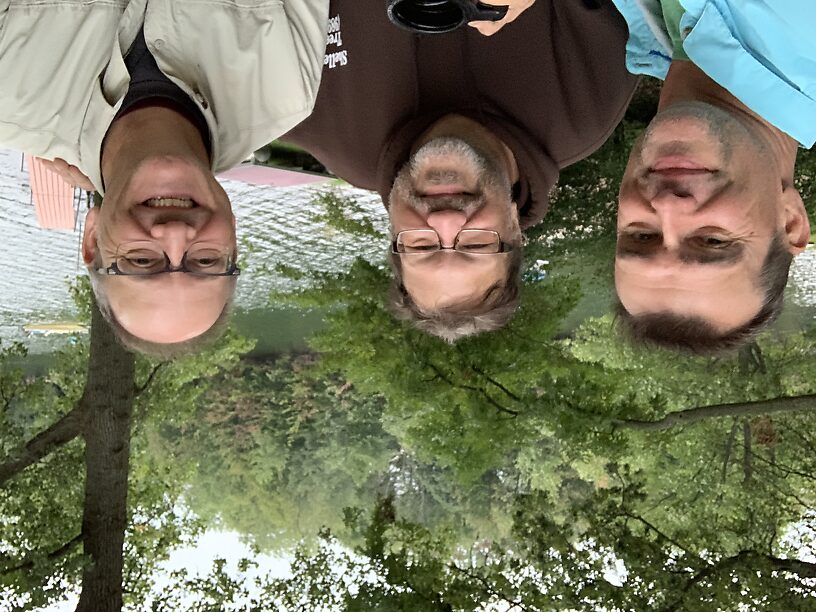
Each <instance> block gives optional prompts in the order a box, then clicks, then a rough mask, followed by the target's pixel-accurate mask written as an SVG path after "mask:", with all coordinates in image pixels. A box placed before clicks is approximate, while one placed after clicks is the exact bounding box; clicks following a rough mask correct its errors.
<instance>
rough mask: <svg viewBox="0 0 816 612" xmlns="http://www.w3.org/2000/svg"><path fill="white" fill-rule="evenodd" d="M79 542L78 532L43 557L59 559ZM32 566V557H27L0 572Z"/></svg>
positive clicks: (5, 572) (80, 534) (80, 535)
mask: <svg viewBox="0 0 816 612" xmlns="http://www.w3.org/2000/svg"><path fill="white" fill-rule="evenodd" d="M80 542H82V533H79V534H78V535H76V536H74V537H73V538H71V539H70V540H68V541H67V542H66V543H65V544H63V545H62V546H60V547H59V548H58V549H56V550H53V551H51V552H50V553H48V554H47V555H46V556H45V557H46V559H48V560H49V561H53V560H54V559H59V558H60V557H63V556H64V555H66V554H67V553H69V552H70V551H71V549H72V548H74V547H76V546H77V545H78V544H79V543H80ZM30 556H31V555H29V557H30ZM32 567H34V559H31V558H29V559H27V560H26V561H23V562H22V563H21V564H19V565H15V566H14V567H4V568H2V569H0V573H2V574H11V573H13V572H17V571H20V570H26V569H31V568H32Z"/></svg>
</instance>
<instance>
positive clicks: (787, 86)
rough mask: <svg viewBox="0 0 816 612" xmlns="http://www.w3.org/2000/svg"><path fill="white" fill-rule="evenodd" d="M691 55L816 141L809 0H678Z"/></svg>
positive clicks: (815, 56)
mask: <svg viewBox="0 0 816 612" xmlns="http://www.w3.org/2000/svg"><path fill="white" fill-rule="evenodd" d="M681 2H682V4H683V6H684V7H685V8H686V9H687V13H686V15H684V17H683V19H682V21H681V29H682V30H683V31H684V33H685V40H684V42H683V48H684V49H685V51H686V53H687V54H688V56H689V59H690V60H691V61H693V62H694V63H695V64H697V66H699V67H700V68H701V69H702V70H703V71H704V72H706V74H708V75H709V76H710V77H711V78H712V79H714V80H715V81H716V82H717V83H719V84H720V85H722V86H723V87H725V88H726V89H728V90H729V91H730V92H731V93H732V94H734V95H735V96H736V97H737V98H739V99H740V100H741V101H742V102H743V103H745V104H746V105H747V106H748V107H749V108H751V109H752V110H753V111H754V112H756V113H758V114H759V115H761V116H762V117H764V118H765V119H767V120H768V121H770V122H771V123H773V124H774V125H776V126H777V127H778V128H779V129H781V130H783V131H784V132H786V133H788V134H790V135H791V136H792V137H793V138H795V139H796V140H798V141H799V142H800V143H802V144H803V145H805V146H808V147H810V146H812V145H813V143H814V141H816V71H814V70H813V69H812V66H814V64H816V39H814V37H813V31H814V28H816V11H814V10H813V4H812V2H811V0H787V1H786V2H784V3H770V2H759V1H757V0H740V1H739V2H737V1H735V0H681Z"/></svg>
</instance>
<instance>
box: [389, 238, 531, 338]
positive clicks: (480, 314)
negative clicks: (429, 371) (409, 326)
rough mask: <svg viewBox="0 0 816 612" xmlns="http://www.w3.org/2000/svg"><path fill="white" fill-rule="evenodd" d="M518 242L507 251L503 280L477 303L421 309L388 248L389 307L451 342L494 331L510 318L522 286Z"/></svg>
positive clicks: (403, 318) (520, 253)
mask: <svg viewBox="0 0 816 612" xmlns="http://www.w3.org/2000/svg"><path fill="white" fill-rule="evenodd" d="M522 259H523V252H522V248H521V245H519V246H517V247H515V248H514V249H513V250H512V251H510V253H509V263H508V268H507V276H506V278H505V280H504V282H501V281H500V282H498V283H496V284H495V285H493V286H491V287H490V288H489V289H488V290H487V291H486V292H485V293H484V295H482V297H481V299H480V300H479V302H478V303H477V304H475V305H473V306H470V307H468V308H459V307H457V306H450V307H447V308H435V309H429V310H424V309H422V308H420V307H419V306H418V305H417V303H416V302H415V301H414V300H413V298H412V297H411V295H410V294H409V293H408V291H407V290H406V289H405V285H404V284H403V282H402V262H401V261H400V258H399V256H397V255H395V254H394V253H391V252H390V250H389V256H388V261H389V263H390V264H391V269H392V271H393V273H394V277H393V280H392V282H391V291H390V304H389V305H390V307H391V311H392V312H393V314H394V316H395V317H396V318H397V319H400V320H403V321H411V322H412V323H413V324H414V326H415V327H416V328H417V329H420V330H422V331H424V332H426V333H428V334H431V335H432V336H437V337H438V338H442V339H443V340H445V341H446V342H449V343H451V344H453V343H454V342H456V341H457V340H460V339H461V338H464V337H466V336H472V335H474V334H479V333H482V332H488V331H495V330H497V329H499V328H501V327H504V326H505V325H506V324H507V322H508V321H510V319H511V318H512V317H513V314H514V313H515V312H516V308H517V307H518V303H519V292H520V287H521V263H522Z"/></svg>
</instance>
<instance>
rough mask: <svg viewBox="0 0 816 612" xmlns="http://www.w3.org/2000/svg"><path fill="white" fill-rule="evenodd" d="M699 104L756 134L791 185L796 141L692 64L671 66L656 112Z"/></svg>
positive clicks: (682, 61) (784, 178)
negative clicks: (736, 120) (727, 115)
mask: <svg viewBox="0 0 816 612" xmlns="http://www.w3.org/2000/svg"><path fill="white" fill-rule="evenodd" d="M688 101H700V102H706V103H708V104H711V105H712V106H718V107H720V108H722V109H724V110H726V111H728V112H729V113H731V114H732V115H735V116H736V117H737V118H739V119H741V120H742V121H743V122H744V123H746V124H747V125H748V126H749V127H751V128H753V129H755V130H757V132H758V133H759V134H761V135H762V137H763V138H764V139H765V141H766V142H767V144H768V146H769V148H770V150H771V151H772V153H773V155H774V157H775V158H776V160H777V162H778V163H779V168H780V171H781V174H782V181H783V184H786V186H789V185H791V184H793V170H794V165H795V163H796V151H797V149H798V146H799V145H798V143H797V142H796V140H794V139H793V138H791V137H790V136H788V135H787V134H785V133H784V132H782V131H780V130H779V129H777V128H776V127H774V126H773V125H771V124H770V123H768V122H767V121H766V120H765V119H763V118H762V117H760V116H759V115H757V114H756V113H755V112H753V111H752V110H751V109H749V108H748V107H747V106H745V104H743V103H742V102H740V101H739V100H738V99H737V98H735V97H734V96H733V95H732V94H731V93H730V92H729V91H728V90H727V89H725V88H723V87H721V86H720V85H718V84H717V83H715V82H714V81H713V80H711V78H710V77H709V76H708V75H707V74H706V73H704V72H703V71H702V70H700V68H698V67H697V66H696V65H695V64H693V63H692V62H689V61H684V60H677V61H674V62H672V64H671V67H670V68H669V73H668V74H667V75H666V81H665V82H664V83H663V87H662V88H661V90H660V101H659V102H658V105H657V109H658V112H660V111H663V110H666V109H667V108H669V107H671V106H672V105H673V104H676V103H678V102H688Z"/></svg>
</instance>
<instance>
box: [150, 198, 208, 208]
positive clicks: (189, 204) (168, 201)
mask: <svg viewBox="0 0 816 612" xmlns="http://www.w3.org/2000/svg"><path fill="white" fill-rule="evenodd" d="M142 204H143V205H145V206H147V207H148V208H196V207H198V204H196V203H195V201H193V199H192V198H184V197H161V198H150V199H148V200H145V201H144V202H142Z"/></svg>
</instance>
